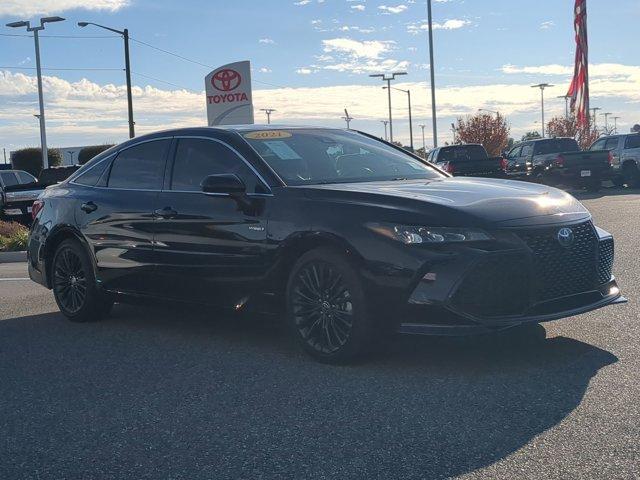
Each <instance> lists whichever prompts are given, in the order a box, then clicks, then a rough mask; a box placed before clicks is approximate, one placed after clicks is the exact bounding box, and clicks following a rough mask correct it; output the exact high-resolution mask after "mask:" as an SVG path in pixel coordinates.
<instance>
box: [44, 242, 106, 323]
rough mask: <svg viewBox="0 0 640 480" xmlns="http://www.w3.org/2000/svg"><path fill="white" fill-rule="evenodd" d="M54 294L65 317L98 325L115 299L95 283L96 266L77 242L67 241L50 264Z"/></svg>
mask: <svg viewBox="0 0 640 480" xmlns="http://www.w3.org/2000/svg"><path fill="white" fill-rule="evenodd" d="M51 269H52V270H51V283H52V286H53V295H54V297H55V300H56V303H57V304H58V308H60V311H61V312H62V314H63V315H64V316H65V317H67V318H68V319H69V320H71V321H72V322H95V321H98V320H101V319H102V318H103V317H105V316H106V315H108V313H109V312H110V311H111V308H112V307H113V297H111V296H110V295H108V294H106V293H103V292H101V291H100V290H99V289H98V287H97V284H96V280H95V276H94V270H93V265H92V264H91V260H90V258H89V255H88V254H87V252H86V250H85V249H84V248H83V247H82V245H80V243H79V242H77V241H76V240H65V241H63V242H62V243H61V244H60V245H59V246H58V248H57V249H56V253H55V255H54V256H53V261H52V262H51Z"/></svg>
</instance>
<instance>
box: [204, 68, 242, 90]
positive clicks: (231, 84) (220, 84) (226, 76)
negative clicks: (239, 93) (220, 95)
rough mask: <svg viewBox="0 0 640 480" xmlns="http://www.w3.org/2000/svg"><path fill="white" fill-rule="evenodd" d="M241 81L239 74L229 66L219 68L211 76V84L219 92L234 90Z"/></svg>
mask: <svg viewBox="0 0 640 480" xmlns="http://www.w3.org/2000/svg"><path fill="white" fill-rule="evenodd" d="M241 82H242V77H241V76H240V74H239V73H238V72H236V71H235V70H231V69H230V68H225V69H224V70H220V71H219V72H216V73H215V75H214V76H213V77H211V85H213V87H214V88H215V89H216V90H220V91H221V92H230V91H231V90H235V89H236V88H238V87H239V86H240V83H241Z"/></svg>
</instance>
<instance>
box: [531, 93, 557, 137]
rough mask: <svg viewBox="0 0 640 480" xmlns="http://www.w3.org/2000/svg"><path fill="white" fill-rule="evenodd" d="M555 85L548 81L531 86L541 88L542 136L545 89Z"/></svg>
mask: <svg viewBox="0 0 640 480" xmlns="http://www.w3.org/2000/svg"><path fill="white" fill-rule="evenodd" d="M554 86H555V85H550V84H548V83H539V84H538V85H532V86H531V88H539V89H540V98H541V105H542V138H544V89H545V88H550V87H554Z"/></svg>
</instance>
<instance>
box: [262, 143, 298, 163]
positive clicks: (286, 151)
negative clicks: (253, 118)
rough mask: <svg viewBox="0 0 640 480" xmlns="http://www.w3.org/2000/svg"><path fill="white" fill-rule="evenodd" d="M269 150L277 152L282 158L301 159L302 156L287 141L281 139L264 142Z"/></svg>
mask: <svg viewBox="0 0 640 480" xmlns="http://www.w3.org/2000/svg"><path fill="white" fill-rule="evenodd" d="M264 143H265V145H266V146H267V147H269V150H271V151H272V152H273V153H275V154H276V155H277V156H278V158H279V159H280V160H301V159H302V158H301V157H300V155H298V154H297V153H296V152H295V150H293V148H291V147H290V146H289V145H287V144H286V143H285V142H283V141H281V140H271V141H267V142H264Z"/></svg>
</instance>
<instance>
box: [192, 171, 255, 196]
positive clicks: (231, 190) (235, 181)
mask: <svg viewBox="0 0 640 480" xmlns="http://www.w3.org/2000/svg"><path fill="white" fill-rule="evenodd" d="M200 187H201V188H202V191H203V192H204V193H221V194H223V193H227V194H229V195H231V194H242V193H245V192H246V190H247V187H246V186H245V184H244V182H243V181H242V180H241V179H240V177H238V176H237V175H235V174H232V173H224V174H221V175H209V176H208V177H205V179H204V180H202V182H201V183H200Z"/></svg>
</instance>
